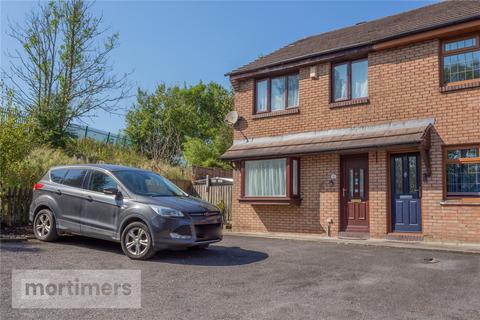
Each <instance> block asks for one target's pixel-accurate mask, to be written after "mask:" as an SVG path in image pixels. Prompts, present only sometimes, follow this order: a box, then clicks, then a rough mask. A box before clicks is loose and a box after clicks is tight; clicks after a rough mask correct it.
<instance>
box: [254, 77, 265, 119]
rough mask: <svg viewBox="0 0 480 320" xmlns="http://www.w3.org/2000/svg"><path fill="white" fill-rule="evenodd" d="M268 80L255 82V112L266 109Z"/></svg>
mask: <svg viewBox="0 0 480 320" xmlns="http://www.w3.org/2000/svg"><path fill="white" fill-rule="evenodd" d="M267 88H268V80H262V81H258V82H257V106H256V108H257V112H264V111H267Z"/></svg>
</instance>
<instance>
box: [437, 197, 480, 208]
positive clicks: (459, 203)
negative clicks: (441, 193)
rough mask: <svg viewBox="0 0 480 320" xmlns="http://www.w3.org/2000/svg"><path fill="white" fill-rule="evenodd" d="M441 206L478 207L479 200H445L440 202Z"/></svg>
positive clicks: (479, 204)
mask: <svg viewBox="0 0 480 320" xmlns="http://www.w3.org/2000/svg"><path fill="white" fill-rule="evenodd" d="M440 205H441V206H470V207H480V198H477V199H468V200H465V199H447V200H443V201H440Z"/></svg>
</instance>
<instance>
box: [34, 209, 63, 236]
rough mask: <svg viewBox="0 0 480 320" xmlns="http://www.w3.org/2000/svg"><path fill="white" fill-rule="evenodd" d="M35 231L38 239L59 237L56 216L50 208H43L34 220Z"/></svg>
mask: <svg viewBox="0 0 480 320" xmlns="http://www.w3.org/2000/svg"><path fill="white" fill-rule="evenodd" d="M33 233H34V234H35V237H36V238H37V239H38V240H41V241H54V240H56V239H57V238H58V233H57V228H56V226H55V218H54V217H53V214H52V212H51V211H50V210H48V209H42V210H40V212H39V213H38V214H37V216H36V217H35V221H33Z"/></svg>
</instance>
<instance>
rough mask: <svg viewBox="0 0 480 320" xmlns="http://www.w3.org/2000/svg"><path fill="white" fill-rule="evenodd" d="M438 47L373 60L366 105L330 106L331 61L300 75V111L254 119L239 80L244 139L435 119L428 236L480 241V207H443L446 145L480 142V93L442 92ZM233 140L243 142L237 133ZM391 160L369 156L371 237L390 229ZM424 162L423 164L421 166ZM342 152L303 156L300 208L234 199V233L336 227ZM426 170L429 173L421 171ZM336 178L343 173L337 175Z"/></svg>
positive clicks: (246, 86)
mask: <svg viewBox="0 0 480 320" xmlns="http://www.w3.org/2000/svg"><path fill="white" fill-rule="evenodd" d="M438 50H439V43H438V41H437V40H431V41H425V42H422V43H417V44H413V45H409V46H405V47H401V48H396V49H390V50H385V51H380V52H374V53H371V54H370V55H369V57H368V58H369V100H370V102H369V103H368V104H363V105H355V106H346V107H339V108H332V106H331V105H330V104H329V70H330V65H329V64H328V63H324V64H320V65H318V66H317V68H318V74H319V77H318V78H317V79H310V78H309V70H308V68H304V69H301V70H300V89H299V92H300V105H299V110H300V112H299V113H297V114H290V115H284V116H277V117H270V118H262V119H252V104H253V90H252V89H253V86H254V81H253V80H246V81H242V82H240V84H239V88H238V90H237V92H236V95H235V106H236V110H237V111H238V112H239V114H240V115H241V116H242V117H243V118H244V119H245V121H244V123H243V124H242V127H243V128H242V129H243V133H244V134H245V135H246V136H247V137H262V136H275V135H283V134H288V133H298V132H305V131H315V130H327V129H332V128H345V127H351V126H356V125H365V124H376V123H381V122H386V121H394V120H407V119H416V118H429V117H435V119H436V124H435V130H434V131H433V134H432V177H431V178H430V179H429V180H428V181H427V182H423V196H422V214H423V234H424V236H425V238H426V239H431V240H447V241H450V240H453V241H465V242H480V207H479V206H465V205H461V206H447V205H441V204H440V202H441V201H442V200H443V191H442V190H443V189H442V188H443V177H442V174H443V166H442V145H445V144H462V143H480V88H478V87H477V88H471V89H466V90H459V91H452V92H449V93H441V92H440V90H439V57H438ZM235 139H242V136H241V134H240V133H239V132H236V133H235ZM387 158H388V154H387V152H386V151H385V150H378V152H377V153H375V152H371V153H370V154H369V173H370V177H369V179H370V181H369V182H370V184H369V188H370V203H369V206H370V233H371V236H372V237H376V238H381V237H384V235H385V233H386V232H387V231H388V224H387V221H388V218H389V213H388V211H389V206H390V205H389V203H387V202H388V200H387V199H388V194H387ZM422 163H423V162H422ZM339 166H340V164H339V155H335V154H322V155H317V156H308V157H302V158H301V179H302V180H301V181H302V183H301V195H302V198H303V201H302V203H301V205H300V206H251V205H249V204H244V203H239V202H238V201H237V199H234V204H233V211H234V228H235V229H237V230H249V231H290V232H313V233H322V232H324V231H325V220H326V218H327V217H332V218H333V219H334V221H335V223H334V225H333V230H334V232H337V230H338V217H339V208H338V196H339V194H338V193H339V190H338V188H339V187H338V183H337V184H336V185H334V186H331V185H329V184H328V177H329V176H330V174H331V173H332V172H338V170H339ZM423 170H425V168H423ZM337 176H338V177H340V175H339V174H338V173H337ZM234 178H235V190H234V195H239V194H240V186H239V183H240V179H239V172H238V171H236V172H235V173H234Z"/></svg>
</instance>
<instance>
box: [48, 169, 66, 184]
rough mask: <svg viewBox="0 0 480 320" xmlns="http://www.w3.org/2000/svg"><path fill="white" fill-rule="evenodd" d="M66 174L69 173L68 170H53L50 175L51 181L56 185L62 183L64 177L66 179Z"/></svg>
mask: <svg viewBox="0 0 480 320" xmlns="http://www.w3.org/2000/svg"><path fill="white" fill-rule="evenodd" d="M65 173H67V169H56V170H52V172H51V173H50V179H51V180H52V181H53V182H56V183H62V180H63V177H65Z"/></svg>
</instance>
